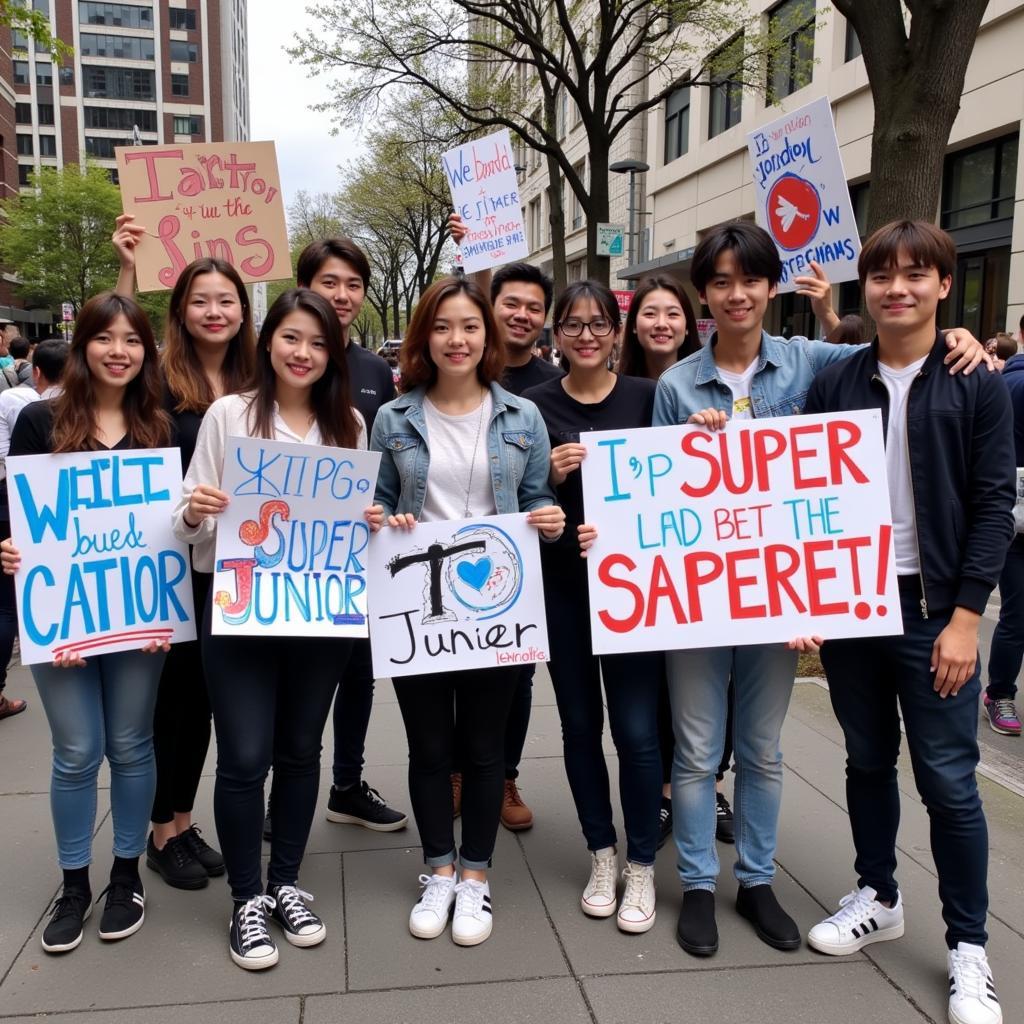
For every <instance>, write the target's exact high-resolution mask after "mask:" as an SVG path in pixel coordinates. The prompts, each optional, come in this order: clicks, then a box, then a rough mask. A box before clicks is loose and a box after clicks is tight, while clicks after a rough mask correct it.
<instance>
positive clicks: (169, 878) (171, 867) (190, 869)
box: [146, 832, 223, 889]
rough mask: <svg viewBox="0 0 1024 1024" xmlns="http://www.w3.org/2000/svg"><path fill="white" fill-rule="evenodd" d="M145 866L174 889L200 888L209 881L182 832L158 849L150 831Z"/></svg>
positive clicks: (204, 869)
mask: <svg viewBox="0 0 1024 1024" xmlns="http://www.w3.org/2000/svg"><path fill="white" fill-rule="evenodd" d="M146 867H147V868H149V869H150V870H151V871H155V872H156V873H157V874H158V875H159V876H160V877H161V878H162V879H163V880H164V881H165V882H166V883H167V884H168V885H169V886H171V887H172V888H175V889H202V888H203V887H204V886H206V885H208V884H209V882H210V876H209V875H208V874H207V873H206V868H204V867H203V865H202V864H200V863H199V861H198V860H196V858H195V857H193V856H192V851H191V849H189V846H188V843H187V842H186V840H185V838H184V833H183V834H182V835H180V836H173V837H172V838H170V839H168V840H167V842H166V843H164V848H163V849H162V850H158V849H157V848H156V841H155V840H154V839H153V833H152V832H150V833H149V839H147V840H146ZM222 870H223V868H222Z"/></svg>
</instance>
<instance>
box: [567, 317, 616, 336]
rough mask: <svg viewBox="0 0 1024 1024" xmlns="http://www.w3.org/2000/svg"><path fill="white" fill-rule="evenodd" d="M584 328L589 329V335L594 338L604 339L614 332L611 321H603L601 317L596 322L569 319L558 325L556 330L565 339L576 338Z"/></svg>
mask: <svg viewBox="0 0 1024 1024" xmlns="http://www.w3.org/2000/svg"><path fill="white" fill-rule="evenodd" d="M584 327H589V328H590V333H591V334H592V335H593V336H594V337H595V338H606V337H607V336H608V335H609V334H611V333H612V331H614V330H615V326H614V324H612V322H611V320H605V319H604V318H603V317H598V318H597V319H596V320H577V319H576V318H575V317H570V318H569V319H568V320H563V321H562V322H561V323H560V324H559V325H558V330H559V332H560V333H561V334H564V335H565V336H566V337H567V338H578V337H579V336H580V335H581V334H582V333H583V328H584Z"/></svg>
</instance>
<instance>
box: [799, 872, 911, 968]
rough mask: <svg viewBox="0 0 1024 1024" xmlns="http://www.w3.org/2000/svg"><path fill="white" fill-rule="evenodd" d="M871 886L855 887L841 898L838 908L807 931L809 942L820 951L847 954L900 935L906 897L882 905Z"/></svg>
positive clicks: (839, 954)
mask: <svg viewBox="0 0 1024 1024" xmlns="http://www.w3.org/2000/svg"><path fill="white" fill-rule="evenodd" d="M877 895H878V894H877V893H876V892H875V890H874V889H872V888H871V887H870V886H867V885H866V886H864V888H863V889H854V890H853V892H851V893H848V894H847V895H846V896H844V897H843V898H842V899H841V900H840V901H839V910H838V911H836V913H834V914H833V915H832V916H831V917H826V918H825V920H824V921H820V922H819V923H818V924H816V925H815V926H814V927H813V928H812V929H811V930H810V932H808V934H807V942H808V945H810V947H811V948H812V949H816V950H817V951H818V952H819V953H828V954H829V955H831V956H845V955H846V954H847V953H856V952H857V950H858V949H863V948H864V947H865V946H867V945H869V944H870V943H872V942H885V941H886V940H887V939H898V938H899V937H900V936H901V935H902V934H903V900H902V898H901V897H900V896H899V894H897V896H896V905H895V906H893V907H885V906H882V904H881V903H879V902H878V900H877V899H875V897H876V896H877Z"/></svg>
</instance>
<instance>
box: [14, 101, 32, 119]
mask: <svg viewBox="0 0 1024 1024" xmlns="http://www.w3.org/2000/svg"><path fill="white" fill-rule="evenodd" d="M14 121H15V123H16V124H31V123H32V104H31V103H15V104H14Z"/></svg>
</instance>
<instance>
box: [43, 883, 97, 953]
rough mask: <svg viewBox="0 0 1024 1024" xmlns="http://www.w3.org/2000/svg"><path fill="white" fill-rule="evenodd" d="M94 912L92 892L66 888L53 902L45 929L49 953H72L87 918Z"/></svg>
mask: <svg viewBox="0 0 1024 1024" xmlns="http://www.w3.org/2000/svg"><path fill="white" fill-rule="evenodd" d="M91 913H92V893H91V892H89V891H87V890H86V891H83V890H81V889H65V890H64V891H63V892H62V893H61V894H60V895H59V896H58V897H57V899H56V900H54V903H53V911H52V912H51V914H50V923H49V924H48V925H47V926H46V928H45V929H44V931H43V949H45V950H46V952H47V953H70V952H71V950H73V949H74V948H75V947H76V946H77V945H78V944H79V943H80V942H81V941H82V935H83V932H84V926H85V922H86V919H87V918H88V917H89V915H90V914H91Z"/></svg>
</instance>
